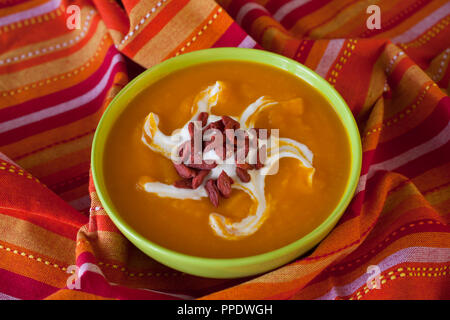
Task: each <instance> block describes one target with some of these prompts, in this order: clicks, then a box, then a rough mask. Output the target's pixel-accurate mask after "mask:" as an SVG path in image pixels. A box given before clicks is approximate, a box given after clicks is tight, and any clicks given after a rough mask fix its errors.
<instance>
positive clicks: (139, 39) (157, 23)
mask: <svg viewBox="0 0 450 320" xmlns="http://www.w3.org/2000/svg"><path fill="white" fill-rule="evenodd" d="M188 2H189V1H188V0H177V1H170V2H168V3H167V5H166V6H165V7H164V8H162V9H161V12H159V13H158V14H157V15H156V17H154V18H153V20H152V21H150V22H149V23H148V24H147V25H146V26H145V28H144V29H140V30H139V33H137V34H136V36H135V37H134V38H133V39H131V40H130V43H128V44H127V45H126V46H125V47H124V48H123V52H126V53H127V54H130V56H134V55H135V54H136V53H138V51H139V50H140V49H142V47H143V46H144V45H145V44H147V43H148V42H149V41H150V40H151V39H152V38H153V37H154V36H156V35H157V34H158V32H159V31H161V29H162V28H164V26H165V25H167V23H168V22H169V21H170V20H172V18H173V17H175V16H176V15H177V14H178V13H179V12H180V10H181V9H183V8H184V7H185V6H186V5H187V4H188Z"/></svg>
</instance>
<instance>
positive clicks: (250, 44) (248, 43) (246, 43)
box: [238, 36, 257, 48]
mask: <svg viewBox="0 0 450 320" xmlns="http://www.w3.org/2000/svg"><path fill="white" fill-rule="evenodd" d="M256 45H257V43H256V41H255V40H253V38H252V37H250V36H246V37H245V38H244V40H242V42H241V43H239V45H238V47H239V48H254V47H255V46H256Z"/></svg>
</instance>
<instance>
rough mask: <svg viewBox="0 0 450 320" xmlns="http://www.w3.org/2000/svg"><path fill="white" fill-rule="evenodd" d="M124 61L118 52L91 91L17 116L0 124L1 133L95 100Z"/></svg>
mask: <svg viewBox="0 0 450 320" xmlns="http://www.w3.org/2000/svg"><path fill="white" fill-rule="evenodd" d="M120 61H123V58H122V56H121V55H120V54H116V55H115V56H114V57H113V58H112V61H111V64H110V66H109V68H108V71H106V72H105V75H104V76H103V78H102V79H101V80H100V82H99V83H98V84H97V85H96V86H95V87H94V88H93V89H91V90H90V91H88V92H86V93H85V94H83V95H82V96H79V97H76V98H74V99H72V100H69V101H65V102H62V103H60V104H58V105H56V106H53V107H50V108H46V109H44V110H40V111H36V112H33V113H30V114H27V115H25V116H22V117H19V118H15V119H12V120H9V121H6V122H3V123H1V124H0V133H2V132H6V131H9V130H13V129H16V128H20V127H22V126H25V125H27V124H30V123H33V122H37V121H40V120H42V119H45V118H49V117H52V116H55V115H58V114H61V113H64V112H67V111H70V110H73V109H76V108H78V107H79V106H82V105H84V104H86V103H89V102H91V101H92V100H94V99H95V98H96V97H97V96H98V95H99V94H101V92H102V91H103V90H104V89H105V87H106V84H107V83H108V80H109V77H110V76H111V73H112V69H113V68H114V66H115V65H116V64H117V63H119V62H120Z"/></svg>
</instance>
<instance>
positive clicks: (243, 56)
mask: <svg viewBox="0 0 450 320" xmlns="http://www.w3.org/2000/svg"><path fill="white" fill-rule="evenodd" d="M193 61H194V62H193ZM212 61H244V62H254V63H260V64H264V65H268V66H271V67H275V68H278V69H282V70H284V71H286V72H288V73H290V74H291V75H293V76H296V77H299V78H301V79H302V80H303V81H305V82H307V83H308V84H310V85H311V86H313V87H314V88H315V90H317V91H318V92H319V93H320V94H321V95H322V96H323V97H324V98H325V99H327V100H328V102H329V103H330V105H331V106H332V107H333V108H334V109H335V112H336V114H337V115H338V117H339V119H340V120H341V122H342V124H343V126H344V128H345V131H346V133H347V135H348V140H349V145H350V153H351V165H350V173H349V176H348V180H347V185H346V187H345V191H344V192H343V194H342V197H341V199H340V200H339V202H338V204H337V205H336V207H335V208H334V210H333V211H332V212H331V213H330V214H329V215H328V217H327V218H326V219H325V220H324V221H322V223H321V224H320V225H318V226H317V227H316V228H314V229H313V230H311V231H310V232H309V233H308V234H306V235H304V236H302V237H301V238H299V239H297V240H295V241H293V242H291V243H289V244H287V245H285V246H283V247H280V248H278V249H275V250H271V251H268V252H264V253H260V254H257V255H252V256H246V257H238V258H208V257H201V256H195V255H189V254H185V253H181V252H178V251H175V250H172V249H168V248H165V247H163V246H161V245H159V244H157V243H155V242H153V241H151V240H149V239H148V238H146V237H144V236H143V235H141V234H140V233H139V232H138V231H136V230H135V229H134V228H133V227H132V226H130V225H129V224H128V223H127V222H126V221H125V220H124V219H123V218H122V217H121V216H120V214H119V213H118V212H116V210H115V209H114V207H113V205H112V203H110V200H109V196H107V192H106V187H105V183H104V177H103V172H102V169H103V164H102V162H103V152H104V144H103V145H102V144H100V142H99V141H100V139H101V138H100V136H101V135H104V134H105V133H103V131H104V130H107V132H106V135H108V134H109V133H110V130H111V128H112V127H113V125H114V123H115V121H116V120H117V118H118V117H119V116H120V113H121V112H122V111H123V110H124V109H125V108H126V106H127V105H128V104H127V103H123V102H122V100H123V101H125V100H128V99H133V98H135V97H136V96H137V95H138V93H139V92H141V90H144V89H145V88H147V87H148V86H150V85H151V84H153V83H154V82H156V81H158V80H159V79H161V78H163V77H164V76H166V75H168V74H170V73H171V72H174V71H177V70H181V69H184V68H186V67H190V66H193V65H197V64H202V63H207V62H212ZM275 62H277V64H275ZM186 63H187V65H185V64H186ZM170 65H171V66H172V67H173V66H176V65H178V67H175V69H174V70H172V71H171V72H168V73H164V72H162V71H163V70H164V68H167V67H168V66H170ZM285 68H292V69H295V70H297V71H300V72H302V74H301V75H300V74H296V73H294V72H293V70H291V71H290V70H287V69H285ZM169 69H170V68H169ZM158 72H161V73H162V74H163V75H162V76H160V77H159V78H158V79H156V80H154V81H153V82H151V83H149V84H147V85H144V86H143V87H142V88H141V90H140V91H139V92H138V93H136V94H135V95H134V96H133V97H131V98H127V95H128V94H129V91H130V89H131V88H132V87H133V86H135V85H136V84H137V83H138V82H140V81H143V79H145V78H146V77H149V76H150V75H151V74H157V73H158ZM305 77H307V78H308V79H305ZM311 82H314V85H313V84H312V83H311ZM336 105H340V107H339V110H336ZM115 109H117V110H115ZM112 110H113V111H112ZM113 112H115V113H114V114H113ZM110 117H113V118H112V120H111V123H107V122H108V121H110V120H109V118H110ZM105 126H107V127H106V128H105ZM104 139H105V140H106V137H105V138H104ZM361 161H362V147H361V139H360V135H359V130H358V126H357V124H356V121H355V118H354V117H353V115H352V112H351V111H350V109H349V107H348V106H347V103H346V102H345V101H344V99H343V98H342V97H341V95H340V94H339V93H338V92H337V91H336V90H335V89H334V87H332V86H331V85H330V84H329V83H328V82H327V81H326V80H325V79H323V78H322V77H321V76H319V75H318V74H317V73H316V72H314V71H313V70H311V69H309V68H308V67H306V66H304V65H302V64H300V63H299V62H297V61H295V60H292V59H290V58H287V57H284V56H281V55H279V54H276V53H272V52H268V51H263V50H258V49H246V48H209V49H202V50H197V51H193V52H189V53H185V54H182V55H179V56H176V57H174V58H170V59H168V60H165V61H163V62H161V63H159V64H157V65H155V66H153V67H151V68H149V69H147V70H146V71H144V72H142V73H141V74H140V75H138V76H137V77H136V78H134V79H133V80H132V81H130V82H129V83H128V84H127V85H126V86H125V87H124V88H122V89H121V90H120V92H119V93H118V94H117V95H116V96H115V97H114V98H113V100H112V101H111V102H110V103H109V105H108V107H107V108H106V110H105V111H104V113H103V115H102V117H101V119H100V121H99V123H98V126H97V129H96V131H95V135H94V139H93V143H92V152H91V164H92V165H91V170H92V178H93V182H94V186H95V190H96V193H97V195H98V198H99V200H100V202H101V204H102V206H103V208H104V209H105V211H106V213H107V214H108V216H109V217H110V218H111V220H112V221H113V222H114V224H115V225H116V226H117V227H118V229H119V230H120V231H121V232H122V233H123V234H124V235H125V237H126V238H128V239H129V240H130V241H131V242H132V243H133V244H135V245H137V246H138V247H145V248H149V249H150V250H151V251H152V252H156V253H158V254H159V255H160V256H171V258H172V259H173V260H177V261H179V262H186V263H189V264H201V265H203V266H206V267H208V266H209V267H214V266H220V267H221V268H224V267H225V268H226V267H238V266H243V265H247V264H258V263H262V262H266V261H272V260H276V259H278V258H281V257H283V256H285V255H287V254H289V253H292V252H293V251H295V250H298V249H299V248H302V247H306V246H308V245H311V242H314V241H315V239H317V236H319V237H320V239H319V240H318V241H316V242H315V243H314V245H317V244H318V243H319V242H320V241H321V240H323V238H324V237H326V235H327V234H328V233H329V232H331V231H330V230H331V229H332V228H333V227H334V225H335V224H336V223H337V221H338V220H339V219H340V217H341V216H342V215H343V213H344V212H345V209H346V208H347V206H348V205H349V203H350V201H351V200H352V198H353V195H354V193H355V190H356V187H357V184H358V180H359V175H360V172H361ZM327 230H328V231H327ZM158 261H160V259H158ZM160 262H162V263H164V262H163V261H160Z"/></svg>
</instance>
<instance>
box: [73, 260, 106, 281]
mask: <svg viewBox="0 0 450 320" xmlns="http://www.w3.org/2000/svg"><path fill="white" fill-rule="evenodd" d="M87 271H90V272H93V273H97V274H99V275H101V276H102V277H103V278H104V277H105V275H104V274H103V272H102V270H101V269H100V268H99V267H98V266H97V265H96V264H93V263H90V262H86V263H83V264H82V265H81V267H80V268H79V269H78V274H77V276H78V279H81V277H82V276H83V274H84V273H85V272H87Z"/></svg>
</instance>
